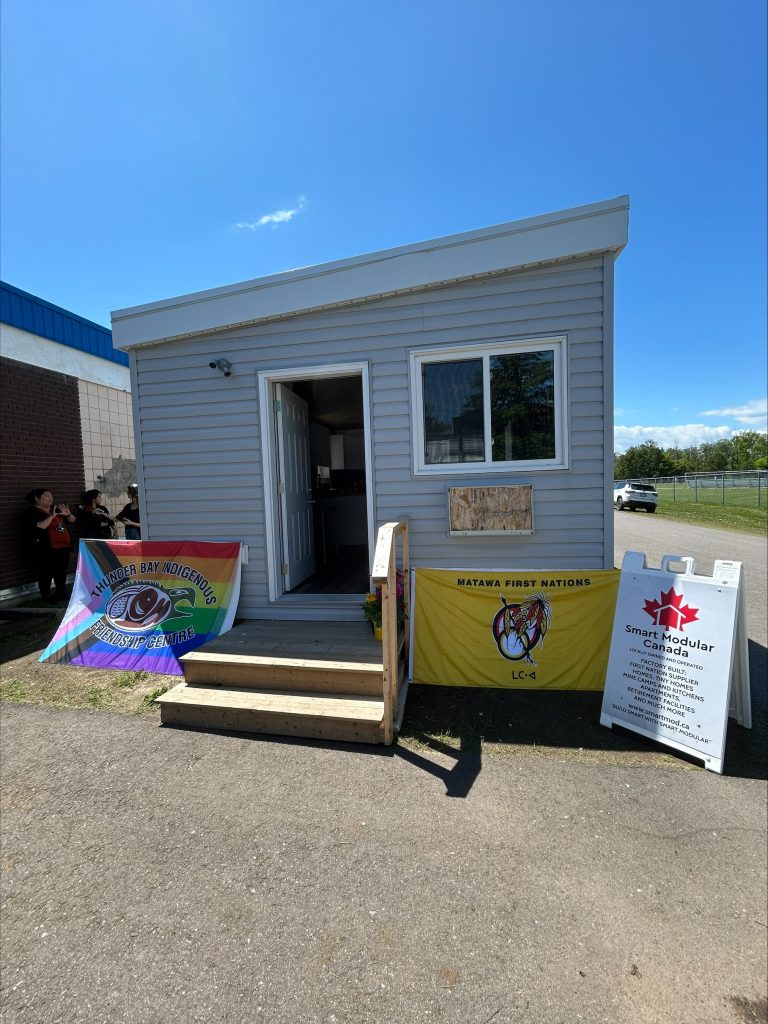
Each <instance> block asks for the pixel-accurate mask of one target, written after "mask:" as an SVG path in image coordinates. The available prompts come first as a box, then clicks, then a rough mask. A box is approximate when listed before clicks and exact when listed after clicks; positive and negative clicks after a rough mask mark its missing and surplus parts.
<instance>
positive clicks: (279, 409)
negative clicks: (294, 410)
mask: <svg viewBox="0 0 768 1024" xmlns="http://www.w3.org/2000/svg"><path fill="white" fill-rule="evenodd" d="M282 411H283V403H282V402H281V401H280V399H279V398H276V399H275V412H282Z"/></svg>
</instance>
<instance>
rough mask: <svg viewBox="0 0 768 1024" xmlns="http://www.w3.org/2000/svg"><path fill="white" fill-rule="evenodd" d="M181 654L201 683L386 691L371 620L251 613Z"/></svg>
mask: <svg viewBox="0 0 768 1024" xmlns="http://www.w3.org/2000/svg"><path fill="white" fill-rule="evenodd" d="M181 660H182V664H183V667H184V678H185V680H186V682H188V683H193V684H196V685H203V686H228V687H253V688H254V689H257V690H267V689H274V690H297V691H302V692H312V693H327V694H331V693H344V694H361V695H368V696H373V697H380V696H381V694H382V687H383V678H384V661H383V654H382V646H381V643H380V642H379V641H378V640H375V639H374V637H373V633H372V632H371V628H370V626H369V624H368V623H367V622H365V621H362V622H319V621H318V622H303V621H287V620H286V621H275V620H270V619H251V620H248V621H246V622H242V623H240V624H239V625H237V626H235V627H234V628H233V629H231V630H230V631H229V632H227V633H224V634H223V635H222V636H220V637H217V638H216V639H215V640H212V641H210V642H209V643H207V644H205V645H204V646H203V647H201V648H199V649H198V650H196V651H191V652H190V653H189V654H186V655H184V657H183V658H182V659H181Z"/></svg>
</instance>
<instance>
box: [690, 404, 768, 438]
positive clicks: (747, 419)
mask: <svg viewBox="0 0 768 1024" xmlns="http://www.w3.org/2000/svg"><path fill="white" fill-rule="evenodd" d="M700 415H701V416H729V417H732V418H733V419H735V420H736V422H737V423H741V424H742V425H743V427H744V428H745V429H746V430H759V431H765V429H766V426H767V425H768V398H754V399H752V401H751V402H747V403H746V404H745V405H735V406H729V407H727V408H725V409H707V410H705V411H704V412H702V413H700Z"/></svg>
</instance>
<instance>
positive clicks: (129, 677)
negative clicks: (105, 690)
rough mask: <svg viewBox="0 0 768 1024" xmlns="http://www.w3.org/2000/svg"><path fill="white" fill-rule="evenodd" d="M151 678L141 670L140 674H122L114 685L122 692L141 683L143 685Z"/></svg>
mask: <svg viewBox="0 0 768 1024" xmlns="http://www.w3.org/2000/svg"><path fill="white" fill-rule="evenodd" d="M148 678H149V672H144V671H143V670H140V671H138V672H121V673H120V674H119V675H118V676H117V678H116V679H115V683H114V685H115V686H117V687H118V688H119V689H121V690H125V689H128V688H129V687H131V686H137V685H138V684H139V683H143V682H144V680H145V679H148Z"/></svg>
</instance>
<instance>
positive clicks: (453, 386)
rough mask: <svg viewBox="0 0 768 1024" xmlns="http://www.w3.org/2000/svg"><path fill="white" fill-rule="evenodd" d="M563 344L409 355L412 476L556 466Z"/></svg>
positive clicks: (560, 453) (560, 454)
mask: <svg viewBox="0 0 768 1024" xmlns="http://www.w3.org/2000/svg"><path fill="white" fill-rule="evenodd" d="M564 344H565V342H564V339H555V340H551V341H547V342H546V343H544V342H542V343H535V344H534V343H528V344H527V345H525V344H520V343H514V344H512V343H509V344H504V345H493V346H489V347H488V348H484V349H480V350H478V349H442V350H440V351H437V352H436V351H434V350H433V351H429V352H421V353H414V354H413V356H412V366H413V380H414V386H415V390H416V404H415V409H416V414H417V432H418V433H419V434H420V436H419V439H418V442H417V444H418V450H417V455H418V458H417V460H416V463H417V465H416V468H417V471H419V470H420V471H422V472H436V471H438V470H439V469H440V468H441V467H442V468H446V469H447V468H448V467H457V468H458V467H465V468H466V469H467V470H468V471H471V470H480V469H487V468H490V467H493V468H499V469H501V468H503V467H506V468H510V467H514V466H515V465H516V464H520V465H521V466H525V467H527V468H531V467H534V466H540V467H541V468H554V467H559V466H562V465H564V452H563V450H562V447H563V446H562V442H561V440H560V439H561V437H562V436H563V429H562V428H563V424H562V423H561V422H560V421H561V418H562V413H561V408H562V398H563V383H562V381H561V376H562V372H563V366H564V357H563V349H564Z"/></svg>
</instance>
